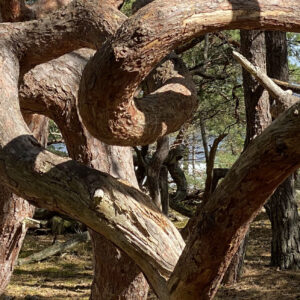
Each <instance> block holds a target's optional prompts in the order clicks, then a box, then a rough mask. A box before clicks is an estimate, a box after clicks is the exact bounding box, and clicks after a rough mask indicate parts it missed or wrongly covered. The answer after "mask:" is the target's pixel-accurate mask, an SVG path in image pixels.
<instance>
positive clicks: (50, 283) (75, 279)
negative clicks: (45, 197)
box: [6, 213, 300, 300]
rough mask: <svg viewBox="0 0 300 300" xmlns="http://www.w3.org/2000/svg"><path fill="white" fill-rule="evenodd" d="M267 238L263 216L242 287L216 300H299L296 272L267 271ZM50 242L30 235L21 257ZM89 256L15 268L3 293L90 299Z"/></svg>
mask: <svg viewBox="0 0 300 300" xmlns="http://www.w3.org/2000/svg"><path fill="white" fill-rule="evenodd" d="M70 237H71V236H70V235H68V236H62V237H61V238H60V239H61V240H66V239H68V238H70ZM270 239H271V228H270V223H269V222H268V220H267V217H266V215H265V214H264V213H262V214H260V215H259V216H258V217H257V218H256V220H255V222H253V224H252V226H251V232H250V240H249V246H248V249H247V254H246V261H245V269H244V274H243V277H242V280H241V282H240V283H239V284H235V285H232V286H222V287H221V288H220V290H219V292H218V294H217V296H216V299H217V300H221V299H222V300H231V299H264V300H276V299H281V300H289V299H293V300H297V299H298V300H300V271H298V272H296V271H280V270H277V269H276V268H272V267H270V266H269V261H270V251H269V248H270ZM51 242H52V237H51V236H38V237H37V236H33V235H28V236H27V237H26V241H25V245H24V248H23V251H22V254H21V256H22V257H25V256H27V255H29V254H30V253H33V252H36V251H38V250H40V249H43V248H45V247H46V246H47V245H50V244H51ZM90 253H91V246H90V245H89V244H85V245H81V246H79V247H77V248H75V249H74V250H72V251H69V252H68V253H64V254H62V255H60V256H55V257H52V258H50V259H48V260H47V261H44V262H41V263H36V264H31V265H27V266H21V267H16V269H15V272H14V275H13V277H12V281H11V284H10V285H9V287H8V288H7V292H6V295H7V296H9V297H7V299H15V300H17V299H27V300H30V299H32V300H38V299H88V298H89V289H90V284H91V280H92V262H91V257H90ZM153 298H154V297H153V296H152V297H151V299H153Z"/></svg>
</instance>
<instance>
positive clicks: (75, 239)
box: [17, 231, 89, 266]
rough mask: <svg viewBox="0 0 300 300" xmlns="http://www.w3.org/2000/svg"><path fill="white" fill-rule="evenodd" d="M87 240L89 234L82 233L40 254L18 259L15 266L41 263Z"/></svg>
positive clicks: (57, 243)
mask: <svg viewBox="0 0 300 300" xmlns="http://www.w3.org/2000/svg"><path fill="white" fill-rule="evenodd" d="M88 239H89V234H88V232H87V231H85V232H83V233H79V234H77V235H76V236H75V237H73V238H71V239H69V240H67V241H66V242H64V243H60V242H56V243H55V244H54V245H52V246H50V247H48V248H46V249H43V250H42V251H40V252H37V253H34V254H32V255H29V256H27V257H25V258H19V259H18V261H17V265H18V266H22V265H27V264H32V263H35V262H39V261H42V260H44V259H46V258H48V257H50V256H53V255H55V254H57V253H61V252H64V251H67V250H69V249H72V248H74V247H75V246H77V245H78V244H80V243H85V242H86V241H88Z"/></svg>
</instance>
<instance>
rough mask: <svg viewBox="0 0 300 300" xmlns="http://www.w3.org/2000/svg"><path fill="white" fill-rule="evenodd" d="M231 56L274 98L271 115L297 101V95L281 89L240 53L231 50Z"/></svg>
mask: <svg viewBox="0 0 300 300" xmlns="http://www.w3.org/2000/svg"><path fill="white" fill-rule="evenodd" d="M233 56H234V57H235V58H236V59H237V60H238V61H239V62H240V63H241V64H242V66H243V67H244V68H245V69H246V70H247V71H248V72H250V73H251V74H252V75H253V76H254V77H255V78H256V79H257V80H258V81H259V82H260V83H261V84H262V85H263V86H264V88H266V89H267V90H268V92H269V93H270V94H271V95H272V96H273V97H274V98H275V101H276V104H275V105H274V106H273V108H272V110H271V111H272V116H273V117H277V116H278V115H279V114H280V113H281V112H283V111H285V110H286V109H287V108H289V107H290V106H291V105H293V104H294V103H296V102H298V101H299V97H296V96H293V95H292V94H291V93H290V92H289V91H284V90H282V89H281V88H280V87H279V86H278V85H277V84H276V83H275V82H274V81H273V80H272V79H271V78H269V77H268V76H267V75H266V73H264V72H262V71H261V70H260V68H259V67H256V66H254V65H252V64H251V63H250V62H249V61H247V59H246V58H245V57H243V56H242V55H241V54H240V53H238V52H235V51H233Z"/></svg>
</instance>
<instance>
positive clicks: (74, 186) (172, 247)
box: [0, 49, 183, 295]
mask: <svg viewBox="0 0 300 300" xmlns="http://www.w3.org/2000/svg"><path fill="white" fill-rule="evenodd" d="M1 50H2V49H1ZM2 57H3V58H5V59H3V61H5V64H2V65H1V66H0V67H1V73H3V74H4V76H3V78H2V82H1V89H2V90H3V93H1V104H2V107H3V109H2V108H1V109H0V114H1V116H0V120H1V121H0V124H1V125H0V127H1V128H2V129H1V130H0V132H1V148H3V147H5V148H4V149H2V151H1V158H0V161H1V164H0V165H1V167H0V169H1V172H0V173H1V178H2V179H3V182H4V183H5V184H7V185H8V186H10V187H11V188H13V190H14V191H17V190H18V193H19V195H22V196H25V197H27V198H28V199H30V200H31V201H32V202H35V203H37V204H40V206H42V207H45V208H48V209H50V210H56V211H59V212H61V213H64V214H67V215H70V217H71V218H74V219H77V220H79V221H81V222H83V223H85V224H86V225H87V226H89V227H90V228H92V229H94V230H95V231H97V232H99V233H101V234H103V235H104V236H105V237H106V238H108V239H110V240H111V241H113V242H114V243H115V244H116V245H117V246H119V247H120V248H121V249H123V250H125V252H126V253H127V254H129V255H130V256H131V258H133V259H134V260H135V261H136V262H137V263H138V264H139V266H140V267H141V268H142V269H143V271H144V273H145V274H146V275H147V278H148V280H149V281H150V282H151V283H152V285H153V287H154V288H155V290H156V292H157V293H158V294H159V295H164V294H166V289H165V285H164V284H163V282H164V279H163V277H162V275H163V276H168V274H170V272H172V269H173V268H174V266H175V264H176V261H177V258H178V257H179V255H180V253H181V250H182V247H183V241H182V239H181V236H180V234H179V233H178V231H177V230H176V228H175V227H174V226H173V224H172V223H171V222H170V221H169V220H167V219H166V218H165V217H163V215H161V214H160V213H159V212H158V211H157V209H156V208H155V207H154V206H153V205H152V204H151V201H150V202H149V198H148V197H147V196H145V195H144V194H143V193H141V192H140V191H138V190H136V189H135V188H133V187H132V186H131V185H130V184H128V183H127V184H126V183H124V182H122V181H119V180H117V179H115V178H113V177H111V176H109V175H108V174H105V173H101V172H99V171H96V170H93V169H90V168H87V167H85V166H83V165H80V164H78V163H76V162H74V161H71V160H68V159H65V158H61V157H57V156H55V155H53V154H51V153H49V152H47V151H45V150H44V149H43V148H41V147H40V146H39V145H38V144H37V143H36V142H35V140H33V138H32V137H31V136H30V134H29V132H28V129H27V128H26V127H25V126H24V121H23V120H22V119H21V116H20V111H19V108H18V89H17V81H18V80H17V76H18V73H17V71H18V67H17V64H16V63H17V61H16V60H15V57H14V56H13V55H12V53H11V52H9V51H8V52H7V51H4V50H3V51H2ZM4 108H5V109H4ZM7 111H9V112H11V114H14V116H15V117H14V119H13V120H12V119H11V118H10V116H9V115H10V114H7ZM12 122H13V124H14V125H12ZM4 128H5V130H4ZM24 149H26V150H27V151H25V152H24ZM20 150H21V151H20ZM18 152H19V153H18ZM16 161H18V162H19V163H17V164H16ZM17 169H18V170H19V171H20V173H18V174H19V175H18V174H17V173H16V172H15V171H14V170H17ZM21 174H22V175H21ZM29 174H31V175H29ZM49 176H50V177H49ZM50 178H52V179H53V180H52V179H50ZM49 179H50V181H49ZM16 180H17V181H19V180H21V181H23V184H21V185H17V186H16V185H15V184H14V182H15V181H16ZM43 187H46V188H43ZM119 188H121V189H120V190H119ZM33 190H35V191H37V192H38V194H39V196H38V197H36V196H35V195H34V193H32V191H33ZM60 198H62V199H63V200H62V201H61V200H59V199H60ZM38 199H40V200H38ZM115 200H116V201H115ZM162 224H163V225H162ZM161 226H163V227H161ZM118 232H119V234H118ZM161 234H162V235H161ZM140 235H141V237H142V236H143V238H142V239H141V238H140V237H138V236H140ZM161 236H164V238H163V239H160V238H159V240H157V237H161ZM151 237H152V238H151ZM151 240H152V241H151ZM146 241H147V242H146ZM150 241H151V242H150ZM157 243H158V244H157ZM151 244H152V246H151ZM126 245H127V246H128V249H125V248H127V246H126ZM142 248H143V249H144V250H145V251H143V250H142V252H143V254H142V252H141V250H140V249H142ZM150 248H152V250H150ZM166 249H168V251H166ZM149 250H150V251H149ZM138 253H140V254H138ZM146 256H147V257H148V258H147V259H146V260H145V257H146ZM138 257H140V258H138ZM151 257H152V258H151ZM139 261H140V262H139ZM172 261H173V262H172ZM161 264H162V267H160V266H159V265H161ZM147 269H148V270H147Z"/></svg>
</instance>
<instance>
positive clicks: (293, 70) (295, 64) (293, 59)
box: [287, 32, 300, 84]
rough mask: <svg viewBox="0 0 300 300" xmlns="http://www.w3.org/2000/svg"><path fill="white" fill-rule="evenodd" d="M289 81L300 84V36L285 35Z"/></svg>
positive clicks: (294, 34) (295, 34)
mask: <svg viewBox="0 0 300 300" xmlns="http://www.w3.org/2000/svg"><path fill="white" fill-rule="evenodd" d="M287 41H288V51H289V53H288V55H289V70H290V81H291V82H294V83H298V84H300V63H299V61H300V34H299V33H292V32H289V33H287Z"/></svg>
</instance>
